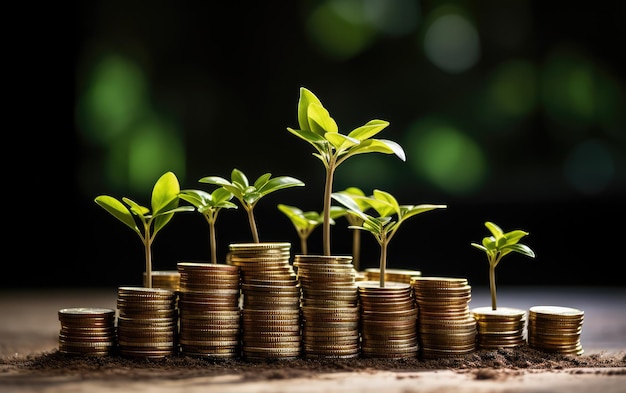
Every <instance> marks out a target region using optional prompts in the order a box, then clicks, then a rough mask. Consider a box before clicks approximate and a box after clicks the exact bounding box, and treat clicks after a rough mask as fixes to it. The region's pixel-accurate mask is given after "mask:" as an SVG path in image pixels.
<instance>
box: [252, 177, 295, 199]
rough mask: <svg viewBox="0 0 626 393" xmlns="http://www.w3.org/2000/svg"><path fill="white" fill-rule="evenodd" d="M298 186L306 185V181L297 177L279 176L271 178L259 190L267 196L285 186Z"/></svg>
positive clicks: (262, 194)
mask: <svg viewBox="0 0 626 393" xmlns="http://www.w3.org/2000/svg"><path fill="white" fill-rule="evenodd" d="M298 186H304V183H303V182H302V181H300V180H298V179H296V178H295V177H291V176H278V177H275V178H273V179H270V180H269V181H268V182H266V183H265V184H264V185H263V187H262V188H261V189H259V190H258V191H259V193H260V194H261V196H265V195H267V194H269V193H271V192H274V191H278V190H282V189H284V188H289V187H298Z"/></svg>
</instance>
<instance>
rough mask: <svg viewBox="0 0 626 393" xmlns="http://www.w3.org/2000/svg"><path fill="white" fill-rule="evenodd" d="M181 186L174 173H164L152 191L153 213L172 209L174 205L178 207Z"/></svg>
mask: <svg viewBox="0 0 626 393" xmlns="http://www.w3.org/2000/svg"><path fill="white" fill-rule="evenodd" d="M179 192H180V185H179V183H178V179H177V178H176V175H175V174H174V173H173V172H166V173H164V174H163V175H162V176H161V177H160V178H159V179H158V180H157V182H156V183H155V184H154V188H153V189H152V213H153V214H156V213H159V212H160V211H162V210H164V209H167V208H170V207H171V205H172V203H175V204H176V205H178V193H179Z"/></svg>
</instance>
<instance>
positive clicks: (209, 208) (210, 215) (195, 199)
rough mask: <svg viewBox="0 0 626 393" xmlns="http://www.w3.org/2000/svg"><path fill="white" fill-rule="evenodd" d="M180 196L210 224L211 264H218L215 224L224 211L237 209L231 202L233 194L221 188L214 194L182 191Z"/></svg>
mask: <svg viewBox="0 0 626 393" xmlns="http://www.w3.org/2000/svg"><path fill="white" fill-rule="evenodd" d="M179 196H180V199H183V200H185V201H187V202H189V203H191V204H192V205H193V206H195V208H196V210H197V211H198V212H199V213H201V214H202V216H203V217H204V218H205V219H206V221H207V222H208V223H209V245H210V251H211V263H213V264H216V263H217V236H216V232H215V222H216V221H217V216H218V214H219V212H220V211H221V210H222V209H236V208H237V205H235V204H234V203H233V202H231V201H230V200H231V199H232V198H233V194H232V193H231V192H230V191H227V190H226V189H224V188H222V187H220V188H217V189H215V190H214V191H213V192H212V193H208V192H206V191H202V190H192V189H187V190H182V191H181V192H180V195H179Z"/></svg>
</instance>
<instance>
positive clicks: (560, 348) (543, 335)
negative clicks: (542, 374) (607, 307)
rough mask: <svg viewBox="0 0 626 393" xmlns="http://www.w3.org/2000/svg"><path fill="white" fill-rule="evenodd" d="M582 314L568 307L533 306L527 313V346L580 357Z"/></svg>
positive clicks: (581, 350)
mask: <svg viewBox="0 0 626 393" xmlns="http://www.w3.org/2000/svg"><path fill="white" fill-rule="evenodd" d="M584 314H585V313H584V312H583V311H582V310H578V309H575V308H570V307H561V306H533V307H531V308H530V310H529V311H528V345H529V346H530V347H531V348H534V349H537V350H540V351H544V352H552V353H560V354H565V355H582V354H583V352H584V350H583V347H582V345H581V342H580V334H581V332H582V327H583V318H584Z"/></svg>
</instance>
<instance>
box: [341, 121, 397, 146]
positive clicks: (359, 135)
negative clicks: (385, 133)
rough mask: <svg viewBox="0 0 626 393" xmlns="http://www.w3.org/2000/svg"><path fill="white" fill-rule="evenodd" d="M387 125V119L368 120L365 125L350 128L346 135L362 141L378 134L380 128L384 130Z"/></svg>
mask: <svg viewBox="0 0 626 393" xmlns="http://www.w3.org/2000/svg"><path fill="white" fill-rule="evenodd" d="M387 126H389V122H388V121H384V120H370V121H368V122H367V123H366V124H365V125H362V126H361V127H359V128H355V129H354V130H352V131H351V132H350V133H349V134H348V136H349V137H351V138H355V139H358V140H360V141H364V140H366V139H369V138H371V137H373V136H374V135H376V134H378V133H379V132H381V131H382V130H384V129H385V128H386V127H387Z"/></svg>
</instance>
